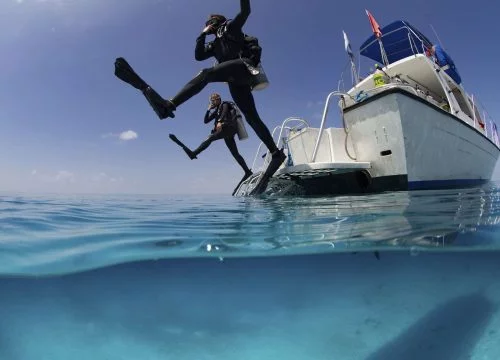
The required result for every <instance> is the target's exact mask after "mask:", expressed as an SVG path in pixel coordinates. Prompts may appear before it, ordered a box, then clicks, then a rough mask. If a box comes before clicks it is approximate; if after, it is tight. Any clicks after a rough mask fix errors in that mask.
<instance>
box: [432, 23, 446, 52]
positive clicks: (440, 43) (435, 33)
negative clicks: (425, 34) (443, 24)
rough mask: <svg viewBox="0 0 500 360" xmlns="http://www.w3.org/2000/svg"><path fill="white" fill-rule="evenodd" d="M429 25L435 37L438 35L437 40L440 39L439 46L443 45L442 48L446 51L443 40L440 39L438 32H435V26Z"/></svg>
mask: <svg viewBox="0 0 500 360" xmlns="http://www.w3.org/2000/svg"><path fill="white" fill-rule="evenodd" d="M429 25H430V27H431V29H432V31H433V32H434V35H436V38H437V39H438V42H439V45H441V47H442V48H443V49H444V46H443V43H442V42H441V39H440V38H439V36H438V34H437V32H436V30H434V26H432V24H429Z"/></svg>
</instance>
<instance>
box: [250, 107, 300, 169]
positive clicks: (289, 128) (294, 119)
mask: <svg viewBox="0 0 500 360" xmlns="http://www.w3.org/2000/svg"><path fill="white" fill-rule="evenodd" d="M291 121H298V122H299V123H301V124H303V125H305V126H306V127H309V123H308V122H307V121H306V120H305V119H302V118H300V117H297V116H290V117H288V118H286V119H285V120H283V122H282V123H281V126H276V127H275V128H274V129H273V132H272V134H271V136H272V138H273V141H274V134H275V133H276V130H277V129H278V128H279V129H281V130H280V132H279V136H278V140H277V141H276V146H277V147H279V144H280V140H282V134H283V128H286V129H288V130H292V129H293V128H292V127H286V126H285V125H286V124H287V123H289V122H291ZM262 145H264V143H263V142H262V141H261V142H260V144H259V147H258V148H257V152H256V153H255V157H254V159H253V163H252V167H251V168H252V169H254V167H255V162H256V161H257V157H258V155H259V153H260V149H261V147H262ZM268 156H269V152H267V153H266V158H265V159H264V163H265V162H266V160H267V158H268Z"/></svg>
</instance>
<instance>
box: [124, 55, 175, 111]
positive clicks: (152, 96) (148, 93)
mask: <svg viewBox="0 0 500 360" xmlns="http://www.w3.org/2000/svg"><path fill="white" fill-rule="evenodd" d="M115 76H116V77H117V78H118V79H120V80H122V81H124V82H126V83H127V84H129V85H131V86H133V87H134V88H136V89H137V90H140V91H142V93H143V95H144V97H145V98H146V100H147V101H148V103H149V105H150V106H151V107H152V108H153V110H154V112H155V113H156V115H157V116H158V117H159V118H160V119H162V120H163V119H166V118H168V117H171V118H174V117H175V115H174V113H173V110H175V105H174V104H173V103H172V102H171V101H170V100H165V99H163V98H162V97H161V96H160V95H159V94H158V93H157V92H156V91H155V90H154V89H153V88H152V87H151V86H149V85H148V84H147V83H146V82H145V81H144V80H143V79H142V78H141V77H140V76H139V75H138V74H137V73H136V72H135V71H134V69H132V66H130V64H129V63H128V62H127V61H126V60H125V59H124V58H122V57H119V58H117V59H116V60H115Z"/></svg>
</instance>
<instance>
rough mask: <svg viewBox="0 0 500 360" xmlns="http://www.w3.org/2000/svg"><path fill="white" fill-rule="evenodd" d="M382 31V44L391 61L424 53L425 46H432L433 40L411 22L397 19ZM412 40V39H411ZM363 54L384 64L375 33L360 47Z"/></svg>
mask: <svg viewBox="0 0 500 360" xmlns="http://www.w3.org/2000/svg"><path fill="white" fill-rule="evenodd" d="M380 30H381V31H382V38H381V40H382V44H383V45H384V49H385V53H386V54H387V58H388V60H389V63H393V62H396V61H398V60H401V59H404V58H405V57H408V56H411V55H414V54H417V53H419V54H422V53H424V50H423V46H422V44H423V45H424V46H425V47H426V48H430V47H431V46H432V42H431V41H430V40H429V39H427V37H426V36H425V35H423V34H422V33H421V32H420V31H418V30H417V29H416V28H414V27H413V26H412V25H410V23H408V22H407V21H403V20H397V21H394V22H393V23H391V24H389V25H387V26H384V27H383V28H381V29H380ZM410 40H411V41H410ZM359 50H360V53H361V55H363V56H366V57H367V58H370V59H372V60H375V61H378V62H379V63H381V64H383V63H384V62H383V60H382V55H381V53H380V45H379V42H378V41H377V38H376V37H375V35H372V36H370V37H369V38H368V39H367V40H366V41H365V42H364V43H363V45H361V47H360V48H359Z"/></svg>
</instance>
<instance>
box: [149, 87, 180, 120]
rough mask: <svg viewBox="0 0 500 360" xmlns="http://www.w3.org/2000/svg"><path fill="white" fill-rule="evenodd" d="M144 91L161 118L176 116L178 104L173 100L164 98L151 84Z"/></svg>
mask: <svg viewBox="0 0 500 360" xmlns="http://www.w3.org/2000/svg"><path fill="white" fill-rule="evenodd" d="M142 93H143V94H144V96H145V97H146V99H147V100H148V102H149V105H151V107H152V108H153V110H154V111H155V113H156V115H158V117H159V118H160V120H163V119H166V118H169V117H171V118H174V117H175V114H174V110H175V109H176V106H175V105H174V103H173V102H172V101H171V100H165V99H163V98H162V97H161V96H160V95H159V94H158V93H157V92H156V91H155V90H154V89H153V88H152V87H151V86H148V87H147V88H146V89H144V90H143V91H142Z"/></svg>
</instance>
